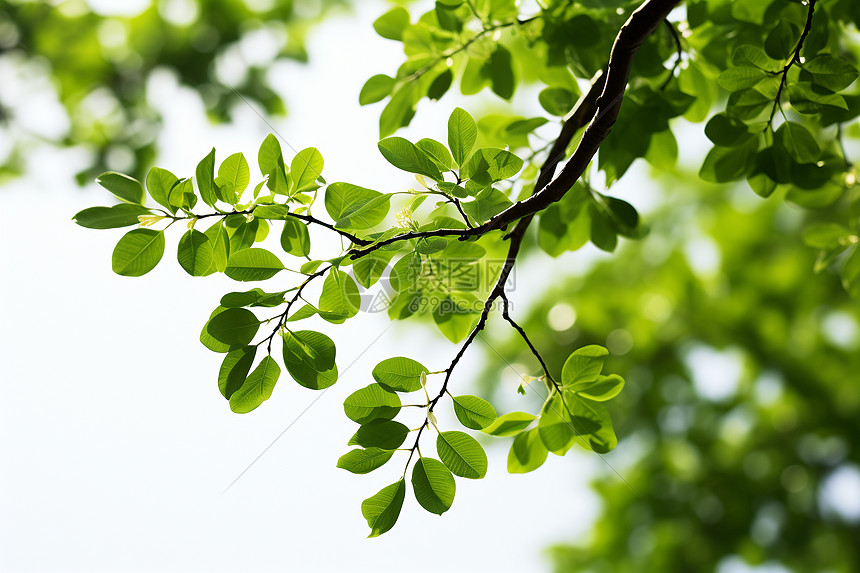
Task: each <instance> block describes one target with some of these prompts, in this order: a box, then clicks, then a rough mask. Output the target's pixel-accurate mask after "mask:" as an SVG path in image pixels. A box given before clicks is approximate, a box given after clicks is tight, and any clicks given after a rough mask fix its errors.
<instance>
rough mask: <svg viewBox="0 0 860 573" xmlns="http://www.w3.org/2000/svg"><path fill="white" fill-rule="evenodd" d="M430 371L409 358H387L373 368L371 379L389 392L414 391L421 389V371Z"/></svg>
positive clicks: (425, 372)
mask: <svg viewBox="0 0 860 573" xmlns="http://www.w3.org/2000/svg"><path fill="white" fill-rule="evenodd" d="M422 372H423V373H424V374H427V373H428V372H430V371H429V370H428V369H427V368H426V367H425V366H423V365H422V364H420V363H418V362H416V361H414V360H412V359H411V358H403V357H397V358H387V359H385V360H383V361H382V362H380V363H379V364H377V365H376V366H375V367H374V368H373V379H374V380H376V381H377V382H378V383H379V385H380V386H382V387H383V388H385V389H386V390H388V391H391V392H415V391H417V390H420V389H421V373H422Z"/></svg>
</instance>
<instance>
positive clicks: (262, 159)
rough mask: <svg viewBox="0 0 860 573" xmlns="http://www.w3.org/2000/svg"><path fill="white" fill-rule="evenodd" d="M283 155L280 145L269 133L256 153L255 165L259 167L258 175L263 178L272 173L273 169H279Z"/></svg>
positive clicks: (273, 135)
mask: <svg viewBox="0 0 860 573" xmlns="http://www.w3.org/2000/svg"><path fill="white" fill-rule="evenodd" d="M282 157H283V154H282V152H281V144H280V143H279V142H278V138H277V137H275V134H273V133H270V134H269V135H267V136H266V139H264V140H263V143H262V144H261V145H260V150H259V151H258V152H257V163H258V164H259V166H260V174H261V175H263V176H264V177H265V176H266V175H268V174H269V173H271V172H272V170H273V169H274V168H275V167H279V166H280V165H279V164H280V162H281V161H282Z"/></svg>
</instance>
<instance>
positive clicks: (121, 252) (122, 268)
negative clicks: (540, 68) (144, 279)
mask: <svg viewBox="0 0 860 573" xmlns="http://www.w3.org/2000/svg"><path fill="white" fill-rule="evenodd" d="M162 255H164V231H153V230H152V229H135V230H133V231H129V232H128V233H126V234H125V235H123V237H122V238H121V239H120V240H119V242H118V243H117V245H116V247H115V248H114V250H113V256H112V258H111V267H112V268H113V272H115V273H116V274H118V275H122V276H124V277H139V276H142V275H145V274H146V273H148V272H149V271H151V270H152V269H154V268H155V265H157V264H158V261H160V260H161V257H162Z"/></svg>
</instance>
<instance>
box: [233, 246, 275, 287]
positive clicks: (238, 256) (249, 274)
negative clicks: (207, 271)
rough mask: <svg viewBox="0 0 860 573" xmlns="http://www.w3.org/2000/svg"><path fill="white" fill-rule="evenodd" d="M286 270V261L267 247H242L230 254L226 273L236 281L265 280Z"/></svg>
mask: <svg viewBox="0 0 860 573" xmlns="http://www.w3.org/2000/svg"><path fill="white" fill-rule="evenodd" d="M282 270H284V263H282V262H281V261H280V259H278V257H276V256H275V255H273V254H272V253H270V252H269V251H267V250H266V249H242V250H240V251H236V252H235V253H233V254H231V255H230V258H229V259H228V260H227V268H226V269H225V270H224V274H226V275H227V276H228V277H230V278H231V279H233V280H236V281H264V280H266V279H270V278H272V277H273V276H275V275H276V274H278V273H279V272H281V271H282Z"/></svg>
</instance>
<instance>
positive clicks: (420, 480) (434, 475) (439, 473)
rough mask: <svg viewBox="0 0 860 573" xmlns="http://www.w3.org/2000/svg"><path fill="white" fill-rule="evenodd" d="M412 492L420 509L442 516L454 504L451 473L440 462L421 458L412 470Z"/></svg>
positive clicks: (454, 488)
mask: <svg viewBox="0 0 860 573" xmlns="http://www.w3.org/2000/svg"><path fill="white" fill-rule="evenodd" d="M412 490H413V491H414V492H415V499H417V500H418V503H419V505H421V507H423V508H424V509H426V510H427V511H429V512H430V513H435V514H436V515H442V514H443V513H445V512H446V511H448V510H449V509H450V508H451V504H452V503H454V492H455V491H456V485H455V483H454V476H453V475H451V471H450V470H449V469H448V468H446V467H445V465H444V464H443V463H442V462H440V461H439V460H434V459H433V458H424V457H422V458H418V461H417V462H415V466H413V468H412Z"/></svg>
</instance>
